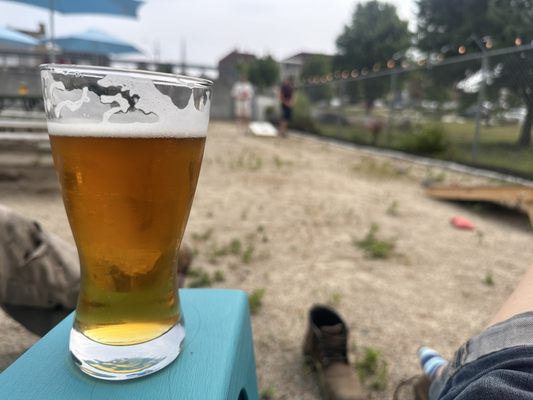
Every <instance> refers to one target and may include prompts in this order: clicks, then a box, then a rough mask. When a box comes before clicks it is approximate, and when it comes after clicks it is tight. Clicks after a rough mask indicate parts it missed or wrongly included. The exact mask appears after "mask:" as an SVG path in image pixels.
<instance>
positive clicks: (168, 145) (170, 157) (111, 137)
mask: <svg viewBox="0 0 533 400" xmlns="http://www.w3.org/2000/svg"><path fill="white" fill-rule="evenodd" d="M41 79H42V86H43V96H44V103H45V111H46V118H47V121H48V132H49V135H50V143H51V147H52V155H53V159H54V165H55V168H56V172H57V175H58V178H59V181H60V184H61V192H62V196H63V202H64V205H65V209H66V212H67V216H68V220H69V223H70V227H71V229H72V233H73V235H74V239H75V241H76V247H77V248H78V253H79V258H80V266H81V281H80V294H79V298H78V304H77V307H76V317H75V321H74V325H73V327H72V330H71V333H70V352H71V354H72V356H73V359H74V361H75V363H76V364H77V365H78V366H79V368H80V369H81V370H82V371H83V372H85V373H87V374H89V375H92V376H94V377H96V378H101V379H107V380H124V379H132V378H136V377H140V376H143V375H147V374H150V373H153V372H155V371H158V370H160V369H161V368H163V367H165V366H166V365H168V364H169V363H171V362H172V361H173V360H174V359H175V358H176V357H177V356H178V354H179V352H180V346H181V343H182V341H183V339H184V337H185V329H184V325H183V319H182V315H181V312H180V305H179V296H178V291H177V284H176V282H177V271H176V268H177V254H178V249H179V245H180V242H181V239H182V236H183V232H184V230H185V225H186V223H187V219H188V216H189V211H190V208H191V203H192V200H193V197H194V192H195V189H196V183H197V181H198V174H199V172H200V166H201V161H202V155H203V150H204V143H205V137H206V132H207V126H208V123H209V107H210V102H211V93H212V83H211V82H210V81H208V80H204V79H196V78H190V77H185V76H178V75H171V74H162V73H155V72H148V71H136V70H120V69H112V68H104V67H90V66H77V65H53V64H46V65H42V66H41Z"/></svg>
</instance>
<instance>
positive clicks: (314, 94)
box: [301, 54, 332, 101]
mask: <svg viewBox="0 0 533 400" xmlns="http://www.w3.org/2000/svg"><path fill="white" fill-rule="evenodd" d="M329 73H331V57H328V56H326V55H320V54H315V55H314V56H311V57H310V58H309V59H308V60H307V61H306V62H305V63H304V65H303V66H302V73H301V77H302V78H303V79H306V78H311V77H315V76H319V77H321V76H324V75H326V74H329ZM305 91H306V93H307V96H308V97H309V100H311V101H320V100H329V99H331V96H332V88H331V85H317V86H310V87H307V88H306V89H305Z"/></svg>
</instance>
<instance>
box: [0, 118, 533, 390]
mask: <svg viewBox="0 0 533 400" xmlns="http://www.w3.org/2000/svg"><path fill="white" fill-rule="evenodd" d="M0 151H1V153H0V172H1V173H2V174H0V202H1V203H2V204H4V205H6V206H8V207H11V208H13V209H14V210H16V211H18V212H20V213H22V214H24V215H26V216H28V217H31V218H35V219H37V220H39V221H40V222H41V223H42V225H43V226H44V227H45V228H46V229H48V230H50V231H52V232H54V233H56V234H58V235H60V236H61V237H63V238H64V239H66V240H68V241H71V242H72V237H71V233H70V230H69V227H68V223H67V219H66V216H65V214H64V211H63V206H62V203H61V198H60V195H59V192H58V187H57V183H56V180H55V176H54V175H53V169H52V168H51V164H50V158H49V155H48V154H47V152H46V151H41V152H40V153H37V152H35V151H24V152H22V151H20V150H19V151H18V152H16V153H13V152H12V151H9V152H8V151H7V150H5V149H4V150H1V149H0ZM428 178H432V179H438V180H443V181H444V182H448V183H452V182H459V183H460V182H466V183H487V181H486V180H484V179H478V178H472V177H469V176H466V175H462V174H458V173H451V172H447V171H442V170H440V169H438V168H429V167H425V166H418V165H414V164H411V163H408V162H401V161H392V160H389V159H387V158H385V157H380V156H369V155H367V154H364V153H362V152H361V151H358V150H357V149H353V148H350V147H343V146H339V145H334V144H328V143H324V142H320V141H317V140H314V139H308V138H304V137H300V136H295V135H292V136H290V137H289V138H288V139H281V138H258V137H252V136H245V135H243V134H242V133H240V132H238V131H237V129H236V128H235V127H234V126H233V125H232V124H227V123H219V122H215V123H212V124H211V127H210V134H209V136H208V142H207V148H206V154H205V158H204V164H203V167H202V173H201V177H200V181H199V186H198V190H197V194H196V198H195V202H194V205H193V209H192V212H191V216H190V221H189V225H188V227H187V231H186V235H185V240H186V241H187V242H188V243H189V244H190V245H191V247H192V248H193V249H194V251H195V253H196V257H195V260H194V263H193V266H192V268H193V269H197V270H199V269H202V270H204V271H206V272H208V273H209V274H210V275H211V276H214V274H215V273H216V272H217V271H220V272H218V277H219V278H220V279H222V278H223V280H222V281H218V282H217V281H214V280H213V282H212V284H211V286H212V287H221V288H239V289H243V290H245V291H248V292H252V291H254V290H257V289H261V288H264V290H265V292H264V296H263V301H262V306H261V307H260V309H259V310H258V312H257V314H256V315H254V316H253V319H252V320H253V333H254V343H255V352H256V358H257V376H258V381H259V386H260V390H261V391H265V390H266V391H270V392H271V393H273V398H274V399H302V400H307V399H309V400H314V399H319V398H320V397H319V391H318V388H317V384H316V378H315V376H314V375H313V374H312V373H311V372H310V371H309V370H308V369H307V368H306V367H305V365H304V363H303V360H302V355H301V345H302V339H303V335H304V332H305V329H306V324H307V313H308V310H309V308H310V307H311V306H312V305H313V304H314V303H324V304H329V305H332V306H334V307H335V308H337V309H338V311H339V312H340V314H341V315H342V316H343V318H344V319H345V320H346V322H347V324H348V326H349V328H350V341H349V350H350V359H351V362H352V363H355V362H357V360H358V359H359V360H360V359H361V356H362V355H363V354H364V352H365V348H369V347H370V348H373V349H376V350H378V351H379V352H380V353H381V354H382V358H383V360H384V361H385V362H386V365H387V374H386V378H385V380H384V382H385V383H386V387H385V389H384V390H381V391H375V390H374V391H372V398H373V399H389V398H390V397H391V394H392V391H393V390H394V387H395V385H396V384H397V383H398V382H399V381H400V380H402V379H404V378H407V377H409V376H411V375H413V374H416V373H418V366H417V361H416V358H415V351H416V349H417V347H418V346H420V345H421V344H426V345H429V346H432V347H434V348H436V349H438V350H440V351H442V353H443V354H444V355H445V356H447V357H449V356H451V355H452V354H453V352H454V350H455V349H456V348H457V347H458V346H459V345H461V344H462V342H463V341H464V340H466V339H467V338H468V337H469V336H470V335H472V334H475V333H476V332H479V331H480V330H481V329H483V327H484V326H486V324H487V323H488V321H489V319H490V317H491V315H492V314H493V313H494V312H495V310H496V309H497V308H498V306H499V304H501V302H502V301H503V300H504V299H505V298H506V296H508V295H509V293H510V292H511V291H512V288H513V286H514V285H515V284H516V282H517V281H518V279H519V278H520V276H521V274H523V273H524V272H525V270H526V269H527V267H528V263H529V262H530V260H532V259H533V247H532V246H531V245H530V243H531V228H530V226H529V222H528V220H527V217H526V216H525V215H521V214H513V213H507V212H503V211H502V210H498V209H497V210H493V209H486V208H482V207H472V206H464V205H461V204H457V203H450V202H440V201H435V200H433V199H430V198H428V197H427V196H426V195H425V193H424V190H423V187H422V185H421V182H422V181H424V180H426V179H428ZM457 215H460V216H463V217H466V218H468V219H470V220H471V221H472V222H473V223H474V224H475V225H476V230H475V231H461V230H457V229H455V228H453V227H452V226H451V225H450V222H449V221H450V218H452V217H453V216H457ZM372 224H377V226H378V227H379V228H378V232H377V236H378V238H380V239H386V240H390V241H391V242H393V243H394V250H393V252H392V253H391V254H390V255H389V257H388V258H386V259H377V260H376V259H371V258H368V257H367V256H366V255H365V253H364V252H363V250H362V249H361V248H359V247H358V246H356V245H354V243H355V242H357V241H360V240H362V239H363V238H364V237H365V236H366V234H367V232H368V231H369V229H370V227H371V226H372ZM489 277H490V278H491V279H492V281H493V285H490V284H487V283H490V282H488V281H490V278H489ZM191 279H192V278H188V281H189V283H190V282H191ZM35 340H36V338H35V336H33V335H31V334H29V333H28V332H26V331H25V330H24V328H22V327H20V326H18V325H17V324H16V323H15V322H13V321H11V320H10V319H9V318H8V317H6V316H5V315H3V314H2V315H0V362H2V360H4V361H3V363H4V365H5V364H7V363H8V362H9V360H11V359H12V358H14V357H15V355H16V354H17V352H20V351H22V350H23V349H24V348H26V347H27V346H29V345H31V343H32V342H34V341H35ZM0 367H1V365H0Z"/></svg>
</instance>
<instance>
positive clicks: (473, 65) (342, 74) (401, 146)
mask: <svg viewBox="0 0 533 400" xmlns="http://www.w3.org/2000/svg"><path fill="white" fill-rule="evenodd" d="M460 50H461V49H460ZM528 109H532V114H533V46H531V45H527V46H520V47H513V48H508V49H501V50H492V51H488V50H486V49H483V51H482V52H478V53H473V54H464V55H462V56H455V57H450V58H448V59H446V58H444V56H443V55H438V56H434V57H431V58H429V59H427V58H423V57H421V56H419V57H417V58H416V59H415V61H413V60H412V59H411V60H410V61H408V60H406V59H404V60H401V59H398V60H390V61H389V62H387V63H386V64H383V65H380V64H375V65H374V66H373V67H372V68H368V69H366V68H363V69H361V70H358V69H353V70H342V71H336V72H333V73H330V74H327V75H324V76H312V77H303V78H302V79H301V80H300V82H299V86H298V96H297V99H296V105H295V110H294V111H295V115H294V121H293V123H294V125H293V127H294V128H296V129H300V130H303V131H307V132H310V133H314V134H317V135H321V136H326V137H333V138H336V139H341V140H345V141H349V142H353V143H357V144H363V145H370V146H377V147H385V148H391V149H395V150H400V151H405V152H408V153H414V154H419V155H425V156H430V157H434V158H439V159H444V160H450V161H456V162H460V163H463V164H468V165H475V166H478V167H484V168H488V169H492V170H497V171H502V172H507V173H512V174H515V175H520V176H525V177H533V148H532V146H531V145H530V143H529V141H528V138H529V131H530V127H531V122H532V117H533V115H532V114H530V113H528ZM523 130H525V131H526V132H527V134H525V135H521V133H522V132H523Z"/></svg>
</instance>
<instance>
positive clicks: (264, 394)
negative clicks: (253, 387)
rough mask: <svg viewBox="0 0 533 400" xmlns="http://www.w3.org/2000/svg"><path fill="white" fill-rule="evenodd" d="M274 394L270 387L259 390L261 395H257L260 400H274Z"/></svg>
mask: <svg viewBox="0 0 533 400" xmlns="http://www.w3.org/2000/svg"><path fill="white" fill-rule="evenodd" d="M275 395H276V392H275V390H274V388H273V387H272V386H267V387H266V388H263V389H261V394H260V395H259V398H260V400H274V396H275Z"/></svg>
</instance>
